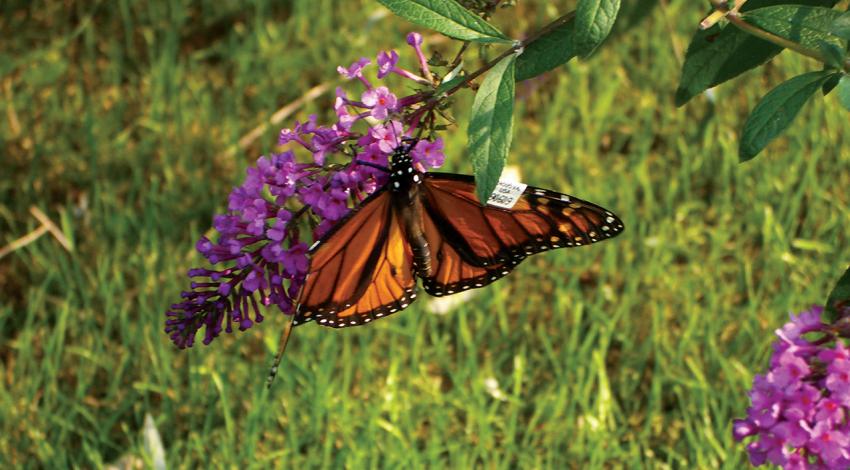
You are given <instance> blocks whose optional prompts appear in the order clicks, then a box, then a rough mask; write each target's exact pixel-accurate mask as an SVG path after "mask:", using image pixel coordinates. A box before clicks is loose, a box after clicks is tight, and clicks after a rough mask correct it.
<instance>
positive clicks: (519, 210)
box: [423, 173, 623, 295]
mask: <svg viewBox="0 0 850 470" xmlns="http://www.w3.org/2000/svg"><path fill="white" fill-rule="evenodd" d="M423 186H424V194H423V197H424V200H423V204H424V206H425V215H424V218H425V219H426V220H425V221H424V223H425V229H426V230H425V231H426V238H427V239H428V243H429V245H431V254H432V266H433V269H432V276H430V277H426V278H425V279H424V282H423V286H424V288H425V290H426V292H428V293H429V294H431V295H443V294H452V293H454V292H457V291H460V290H466V289H470V288H475V287H483V286H485V285H487V284H489V283H491V282H493V281H495V280H497V279H499V278H500V277H502V276H504V275H506V274H508V273H509V272H510V271H511V270H512V269H513V268H514V267H515V266H516V265H517V264H519V263H520V262H521V261H522V260H523V259H525V258H526V257H527V256H528V255H532V254H535V253H539V252H542V251H546V250H550V249H555V248H564V247H574V246H582V245H587V244H591V243H595V242H597V241H601V240H605V239H607V238H611V237H614V236H616V235H618V234H620V233H621V232H622V231H623V223H622V221H620V219H619V218H617V216H616V215H614V214H613V213H611V212H610V211H608V210H607V209H604V208H602V207H600V206H597V205H596V204H593V203H590V202H587V201H583V200H581V199H578V198H575V197H573V196H569V195H566V194H561V193H557V192H554V191H548V190H545V189H540V188H535V187H531V186H529V187H527V188H526V189H525V191H524V192H523V194H522V195H520V196H519V199H518V201H517V202H516V204H515V205H514V206H513V208H512V209H502V208H498V207H493V206H483V207H482V206H481V204H479V202H478V198H477V196H476V195H475V182H474V179H473V178H472V177H471V176H466V175H456V174H449V173H428V174H426V178H425V180H424V185H423Z"/></svg>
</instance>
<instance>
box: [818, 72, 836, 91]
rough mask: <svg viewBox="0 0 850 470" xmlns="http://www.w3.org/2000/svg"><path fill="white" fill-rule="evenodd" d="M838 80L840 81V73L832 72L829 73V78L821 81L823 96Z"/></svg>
mask: <svg viewBox="0 0 850 470" xmlns="http://www.w3.org/2000/svg"><path fill="white" fill-rule="evenodd" d="M839 81H841V74H840V73H834V74H832V75H830V76H829V78H828V79H827V80H826V81H825V82H823V86H821V87H820V89H821V91H822V92H823V96H826V95H828V94H829V93H830V92H831V91H832V89H833V88H835V87H836V86H838V82H839Z"/></svg>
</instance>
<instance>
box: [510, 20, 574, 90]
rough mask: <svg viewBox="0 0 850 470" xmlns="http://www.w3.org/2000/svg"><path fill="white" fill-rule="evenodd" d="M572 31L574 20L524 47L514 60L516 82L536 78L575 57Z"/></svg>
mask: <svg viewBox="0 0 850 470" xmlns="http://www.w3.org/2000/svg"><path fill="white" fill-rule="evenodd" d="M574 31H575V19H572V20H570V21H569V22H567V23H564V24H563V25H561V26H560V27H558V28H555V29H553V30H552V31H549V32H548V33H546V34H544V35H543V36H540V37H539V38H537V39H536V40H535V41H533V42H532V43H530V44H528V45H527V46H525V49H524V50H523V52H522V54H521V55H520V56H519V58H518V59H517V60H516V79H517V81H522V80H528V79H529V78H533V77H536V76H538V75H540V74H541V73H543V72H548V71H550V70H552V69H554V68H555V67H557V66H559V65H562V64H565V63H567V62H569V60H570V59H572V58H573V57H575V56H576V55H577V52H576V48H575V45H574V44H573V32H574Z"/></svg>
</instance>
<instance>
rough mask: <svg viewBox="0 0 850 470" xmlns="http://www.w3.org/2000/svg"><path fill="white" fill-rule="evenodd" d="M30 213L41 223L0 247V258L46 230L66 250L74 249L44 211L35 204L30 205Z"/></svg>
mask: <svg viewBox="0 0 850 470" xmlns="http://www.w3.org/2000/svg"><path fill="white" fill-rule="evenodd" d="M30 214H32V215H33V217H35V218H36V220H38V222H39V223H40V224H41V225H40V226H39V227H38V228H37V229H35V230H33V231H32V232H30V233H28V234H26V235H24V236H23V237H21V238H18V239H17V240H14V241H13V242H12V243H9V244H8V245H6V246H4V247H3V248H0V258H3V257H4V256H6V255H8V254H10V253H12V252H14V251H17V250H20V249H21V248H23V247H25V246H27V245H29V244H30V243H32V242H34V241H36V240H38V239H39V238H41V236H42V235H44V234H45V233H47V232H50V234H51V235H53V236H54V237H55V238H56V240H57V241H58V242H59V244H61V245H62V247H63V248H65V249H66V250H68V251H74V248H73V246H72V245H71V242H69V241H68V238H67V237H65V234H63V233H62V231H61V230H59V227H57V226H56V224H54V223H53V221H52V220H50V218H49V217H47V215H45V214H44V212H42V211H41V209H39V208H38V207H35V206H31V207H30Z"/></svg>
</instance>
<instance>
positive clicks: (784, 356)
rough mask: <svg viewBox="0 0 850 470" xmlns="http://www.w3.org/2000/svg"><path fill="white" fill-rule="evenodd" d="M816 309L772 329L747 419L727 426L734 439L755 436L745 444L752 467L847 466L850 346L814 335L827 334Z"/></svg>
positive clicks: (849, 450) (849, 453) (849, 461)
mask: <svg viewBox="0 0 850 470" xmlns="http://www.w3.org/2000/svg"><path fill="white" fill-rule="evenodd" d="M822 313H823V308H822V307H818V306H815V307H812V308H811V309H810V310H808V311H804V312H802V313H800V314H799V315H797V316H794V315H792V316H791V321H790V322H789V323H786V324H785V326H783V327H782V328H781V329H779V330H777V331H776V335H777V336H778V337H779V340H778V341H776V342H775V343H774V352H773V356H772V357H771V360H770V369H769V370H768V372H767V373H766V374H764V375H756V376H755V378H754V379H753V389H752V390H751V391H750V399H751V403H752V404H751V406H750V408H749V409H748V410H747V417H746V418H744V419H738V420H735V423H734V429H733V434H734V437H735V439H736V440H739V441H740V440H743V439H745V438H749V437H754V438H755V439H753V440H751V441H750V442H749V444H747V451H748V453H749V455H750V461H751V462H752V464H753V465H756V466H758V465H763V464H766V463H771V464H774V465H779V466H781V467H782V468H785V469H839V468H841V469H846V468H850V423H848V417H849V416H848V412H849V411H850V350H848V349H847V348H846V347H845V346H844V344H843V343H842V342H841V340H840V339H836V340H834V341H824V340H823V339H824V338H829V336H826V337H825V336H824V335H823V334H818V333H827V332H826V325H825V324H823V323H822V322H821V314H822ZM811 336H816V337H819V338H812V339H809V337H811Z"/></svg>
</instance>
